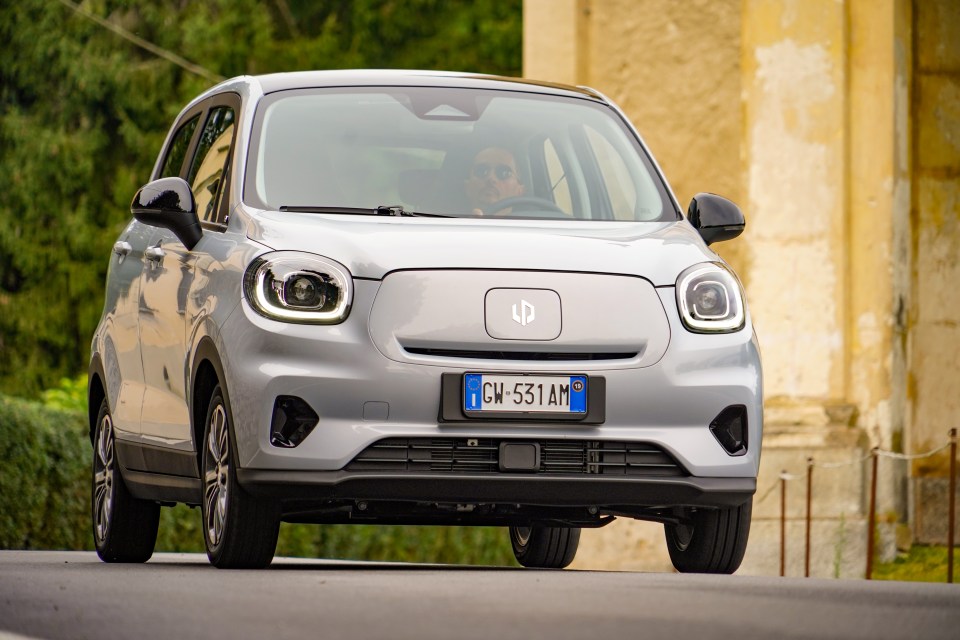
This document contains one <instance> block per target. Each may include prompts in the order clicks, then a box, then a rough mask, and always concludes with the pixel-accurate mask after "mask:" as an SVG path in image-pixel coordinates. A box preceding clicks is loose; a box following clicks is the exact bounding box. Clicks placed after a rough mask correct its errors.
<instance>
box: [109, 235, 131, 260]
mask: <svg viewBox="0 0 960 640" xmlns="http://www.w3.org/2000/svg"><path fill="white" fill-rule="evenodd" d="M131 251H133V247H132V246H130V243H129V242H124V241H123V240H118V241H117V242H116V243H114V245H113V252H114V253H115V254H117V264H123V259H124V258H126V257H127V254H128V253H130V252H131Z"/></svg>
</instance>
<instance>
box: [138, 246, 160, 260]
mask: <svg viewBox="0 0 960 640" xmlns="http://www.w3.org/2000/svg"><path fill="white" fill-rule="evenodd" d="M143 255H145V256H146V257H147V260H149V261H150V262H160V261H161V260H163V256H164V255H165V252H164V250H163V249H161V248H160V247H159V246H157V247H147V250H146V251H144V252H143Z"/></svg>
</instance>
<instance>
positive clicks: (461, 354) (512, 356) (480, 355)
mask: <svg viewBox="0 0 960 640" xmlns="http://www.w3.org/2000/svg"><path fill="white" fill-rule="evenodd" d="M404 349H405V351H406V352H407V353H412V354H414V355H418V356H433V357H436V358H468V359H471V360H548V361H554V360H632V359H633V358H636V357H637V355H638V353H639V352H637V351H624V352H610V353H607V352H601V353H595V352H562V351H493V350H491V351H469V350H465V349H421V348H419V347H405V348H404Z"/></svg>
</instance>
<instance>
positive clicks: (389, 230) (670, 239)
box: [248, 211, 719, 286]
mask: <svg viewBox="0 0 960 640" xmlns="http://www.w3.org/2000/svg"><path fill="white" fill-rule="evenodd" d="M248 237H249V238H250V239H251V240H254V241H256V242H258V243H261V244H263V245H265V246H267V247H270V248H271V249H275V250H278V251H279V250H296V251H306V252H310V253H315V254H319V255H323V256H326V257H328V258H332V259H334V260H336V261H338V262H340V263H341V264H343V265H344V266H346V267H347V268H348V269H349V270H350V272H351V273H352V274H353V276H354V277H359V278H373V279H381V278H383V277H384V276H385V275H386V274H388V273H390V272H392V271H399V270H408V269H510V270H535V271H543V270H548V271H572V272H585V273H610V274H623V275H635V276H641V277H644V278H646V279H648V280H649V281H650V282H652V283H653V284H654V285H656V286H668V285H673V284H675V283H676V280H677V276H679V274H680V272H681V271H683V270H684V269H685V268H687V267H689V266H690V265H692V264H696V263H698V262H704V261H713V260H718V259H719V258H718V257H717V255H716V254H715V253H713V252H712V251H711V250H710V249H709V248H707V246H706V245H705V244H704V243H703V241H702V240H701V239H700V236H699V234H697V232H696V231H695V230H694V229H693V227H691V226H690V224H689V223H687V222H686V221H685V220H678V221H675V222H642V223H635V222H631V223H626V222H582V221H577V222H572V221H571V222H567V221H549V222H547V221H527V220H484V219H473V218H469V219H467V218H426V217H423V218H416V217H402V218H401V217H374V216H357V215H346V214H317V213H294V212H273V211H259V212H256V213H255V214H254V215H253V216H251V218H250V225H249V227H248Z"/></svg>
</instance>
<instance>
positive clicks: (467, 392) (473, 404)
mask: <svg viewBox="0 0 960 640" xmlns="http://www.w3.org/2000/svg"><path fill="white" fill-rule="evenodd" d="M463 378H464V380H463V396H464V397H463V404H464V408H465V409H466V410H467V411H480V410H481V409H482V408H483V393H481V383H482V380H483V376H482V375H480V374H479V373H468V374H467V375H465V376H464V377H463Z"/></svg>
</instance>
